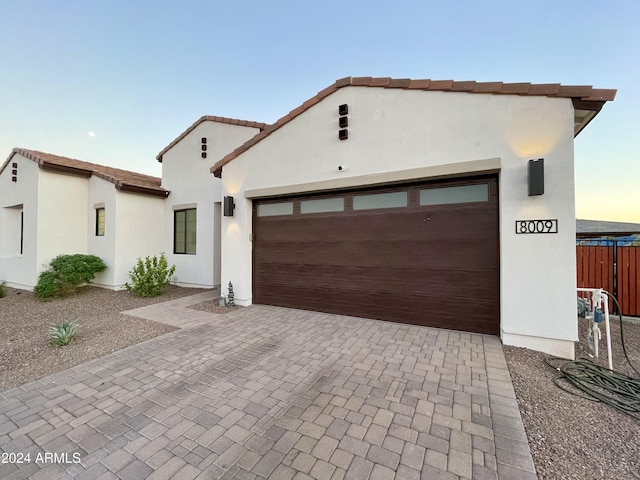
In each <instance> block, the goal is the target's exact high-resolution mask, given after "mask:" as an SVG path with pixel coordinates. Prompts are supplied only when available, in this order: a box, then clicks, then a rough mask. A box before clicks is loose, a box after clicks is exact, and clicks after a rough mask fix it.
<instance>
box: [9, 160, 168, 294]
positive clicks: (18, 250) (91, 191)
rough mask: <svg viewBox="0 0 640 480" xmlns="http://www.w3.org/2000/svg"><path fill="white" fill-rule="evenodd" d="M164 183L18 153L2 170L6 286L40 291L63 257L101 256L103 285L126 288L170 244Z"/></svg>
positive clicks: (98, 278) (98, 280) (98, 281)
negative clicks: (145, 261)
mask: <svg viewBox="0 0 640 480" xmlns="http://www.w3.org/2000/svg"><path fill="white" fill-rule="evenodd" d="M168 194H169V192H168V191H167V190H164V189H163V188H161V186H160V179H159V178H155V177H151V176H148V175H142V174H139V173H135V172H130V171H127V170H121V169H116V168H110V167H106V166H103V165H97V164H92V163H88V162H83V161H80V160H75V159H71V158H66V157H61V156H58V155H52V154H49V153H43V152H38V151H34V150H26V149H21V148H16V149H14V150H13V151H12V152H11V155H9V158H8V159H7V160H6V162H5V163H4V164H3V165H2V167H1V168H0V281H6V282H7V284H8V285H10V286H13V287H17V288H26V289H32V288H33V287H34V286H35V285H36V283H37V280H38V275H39V274H40V272H42V271H43V270H45V269H46V268H47V265H48V264H49V262H50V261H51V260H52V259H53V258H54V257H56V256H57V255H60V254H74V253H86V254H93V255H97V256H99V257H100V258H102V260H103V261H104V262H105V264H106V265H107V267H108V268H107V270H105V271H104V272H102V273H100V274H98V275H97V276H96V279H95V282H94V283H95V284H96V285H99V286H103V287H107V288H122V285H123V284H124V283H125V282H126V281H128V280H129V278H128V272H129V271H130V270H131V267H133V265H134V264H135V262H136V259H137V258H138V257H142V256H147V255H155V254H157V253H159V252H160V251H161V249H162V246H163V241H162V240H163V239H162V237H163V234H164V226H163V222H162V219H163V214H164V199H165V198H166V197H167V195H168Z"/></svg>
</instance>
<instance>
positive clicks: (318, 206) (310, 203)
mask: <svg viewBox="0 0 640 480" xmlns="http://www.w3.org/2000/svg"><path fill="white" fill-rule="evenodd" d="M343 211H344V198H343V197H336V198H319V199H315V200H301V201H300V213H301V214H303V215H304V214H308V213H331V212H343Z"/></svg>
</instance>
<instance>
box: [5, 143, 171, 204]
mask: <svg viewBox="0 0 640 480" xmlns="http://www.w3.org/2000/svg"><path fill="white" fill-rule="evenodd" d="M16 154H19V155H22V156H23V157H25V158H28V159H29V160H33V161H34V162H36V163H37V164H38V166H39V167H40V168H42V169H44V170H50V171H53V172H58V173H68V174H72V175H80V176H84V177H91V176H92V175H93V176H96V177H98V178H102V179H103V180H106V181H108V182H111V183H113V184H114V185H115V186H116V188H117V189H118V190H122V191H127V192H133V193H142V194H146V195H155V196H159V197H166V196H168V195H169V191H167V190H165V189H163V188H162V187H161V186H160V184H161V179H160V178H158V177H152V176H150V175H144V174H142V173H137V172H131V171H129V170H122V169H120V168H113V167H107V166H105V165H98V164H96V163H89V162H83V161H81V160H75V159H73V158H67V157H61V156H59V155H53V154H51V153H44V152H38V151H35V150H26V149H24V148H14V149H13V150H12V152H11V155H9V158H7V161H6V162H4V164H3V165H2V167H1V168H0V173H2V172H3V171H4V169H5V168H6V167H7V165H9V162H10V161H11V159H12V158H13V156H14V155H16Z"/></svg>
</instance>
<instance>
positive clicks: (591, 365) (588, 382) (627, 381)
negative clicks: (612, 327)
mask: <svg viewBox="0 0 640 480" xmlns="http://www.w3.org/2000/svg"><path fill="white" fill-rule="evenodd" d="M606 293H607V295H609V296H610V297H611V298H613V301H614V302H615V303H616V306H617V307H618V312H622V310H621V309H620V304H619V303H618V300H617V299H616V298H615V297H614V296H613V295H611V294H610V293H609V292H606ZM620 340H621V342H622V351H623V352H624V356H625V358H626V359H627V362H629V365H631V368H632V369H633V371H634V372H636V373H637V374H638V375H640V372H638V369H636V367H635V366H634V365H633V363H632V362H631V360H630V359H629V355H628V354H627V349H626V346H625V343H624V327H623V325H622V314H621V313H620ZM545 361H546V362H547V365H549V366H550V367H551V368H554V369H556V370H558V371H560V373H562V375H560V376H559V377H558V378H556V379H555V380H554V382H555V384H556V385H557V386H558V387H559V388H561V389H562V390H564V391H565V392H567V393H570V394H572V395H578V396H580V397H582V398H586V399H587V400H592V401H595V402H602V403H605V404H607V405H609V406H611V407H613V408H615V409H617V410H620V411H621V412H623V413H626V414H627V415H630V416H632V417H634V418H635V419H636V420H640V378H633V377H629V376H627V375H625V374H623V373H620V372H616V371H614V370H609V369H608V368H605V367H603V366H600V365H598V364H596V363H595V362H593V361H592V360H590V359H588V358H579V359H578V360H575V361H567V360H565V359H563V358H557V357H549V358H547V359H545ZM566 384H569V385H571V386H572V387H574V389H570V388H568V387H567V386H566ZM577 391H579V392H582V393H577Z"/></svg>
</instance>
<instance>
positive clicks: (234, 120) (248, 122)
mask: <svg viewBox="0 0 640 480" xmlns="http://www.w3.org/2000/svg"><path fill="white" fill-rule="evenodd" d="M203 122H218V123H228V124H230V125H241V126H243V127H252V128H259V129H260V130H264V129H265V128H267V126H268V124H266V123H261V122H254V121H251V120H239V119H237V118H227V117H216V116H213V115H204V116H202V117H200V118H199V119H198V120H196V121H195V122H194V123H193V124H192V125H191V126H190V127H189V128H187V129H186V130H185V131H184V132H182V133H181V134H180V135H178V137H177V138H176V139H175V140H173V141H172V142H171V143H170V144H169V145H167V146H166V147H164V148H163V149H162V151H161V152H160V153H159V154H158V155H157V156H156V159H157V160H158V161H159V162H162V156H163V155H164V154H165V153H167V152H168V151H169V150H171V149H172V148H173V147H174V146H175V145H176V144H177V143H178V142H180V140H182V139H183V138H184V137H186V136H187V135H189V133H191V132H192V131H193V130H194V129H195V128H196V127H197V126H198V125H200V124H201V123H203Z"/></svg>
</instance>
